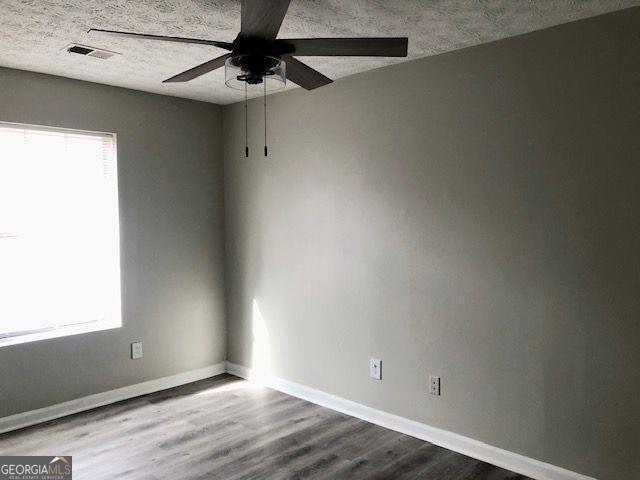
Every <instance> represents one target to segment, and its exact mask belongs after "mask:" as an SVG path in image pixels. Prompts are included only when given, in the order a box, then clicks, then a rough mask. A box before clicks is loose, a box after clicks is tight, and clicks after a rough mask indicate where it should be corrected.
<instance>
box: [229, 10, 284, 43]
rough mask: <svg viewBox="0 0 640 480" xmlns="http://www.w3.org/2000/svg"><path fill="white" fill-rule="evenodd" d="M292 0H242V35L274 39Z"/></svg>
mask: <svg viewBox="0 0 640 480" xmlns="http://www.w3.org/2000/svg"><path fill="white" fill-rule="evenodd" d="M290 1H291V0H242V7H241V8H242V16H241V26H240V36H241V37H244V38H247V37H260V38H263V39H265V40H268V41H272V40H274V39H275V38H276V35H278V30H280V25H282V20H284V16H285V15H286V14H287V9H288V8H289V2H290Z"/></svg>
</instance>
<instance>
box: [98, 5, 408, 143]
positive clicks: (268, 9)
mask: <svg viewBox="0 0 640 480" xmlns="http://www.w3.org/2000/svg"><path fill="white" fill-rule="evenodd" d="M290 1H291V0H242V3H241V27H240V33H239V34H238V36H237V37H236V38H235V40H234V41H233V42H221V41H216V40H203V39H197V38H183V37H167V36H162V35H148V34H144V33H133V32H120V31H115V30H102V29H97V28H92V29H90V30H89V32H88V33H96V34H104V35H114V36H118V37H129V38H138V39H145V40H160V41H165V42H178V43H195V44H200V45H211V46H214V47H218V48H222V49H225V50H229V53H226V54H224V55H222V56H220V57H217V58H214V59H213V60H209V61H208V62H205V63H203V64H202V65H198V66H196V67H193V68H191V69H189V70H187V71H185V72H182V73H179V74H178V75H175V76H173V77H171V78H168V79H166V80H164V82H163V83H171V82H187V81H189V80H193V79H194V78H197V77H199V76H201V75H204V74H205V73H208V72H211V71H213V70H216V69H217V68H220V67H222V66H225V79H226V81H225V83H226V84H227V85H228V86H229V87H232V88H236V89H244V90H245V100H246V88H247V85H258V84H263V88H264V93H265V95H266V92H267V90H268V88H267V81H269V82H270V84H274V85H276V88H278V87H279V88H281V87H283V86H284V84H285V82H286V79H289V80H291V81H292V82H294V83H296V84H297V85H299V86H301V87H303V88H305V89H307V90H313V89H314V88H318V87H321V86H323V85H327V84H329V83H331V82H332V80H331V79H330V78H328V77H326V76H324V75H323V74H322V73H320V72H318V71H317V70H314V69H313V68H311V67H309V66H308V65H306V64H304V63H303V62H301V61H300V60H297V59H296V58H295V56H376V57H406V56H407V44H408V39H407V38H406V37H390V38H379V37H373V38H371V37H369V38H362V37H361V38H295V39H277V38H276V36H277V35H278V31H279V30H280V26H281V25H282V21H283V19H284V16H285V15H286V13H287V9H288V8H289V3H290ZM274 89H275V88H274ZM265 105H266V103H265ZM265 143H266V142H265ZM247 155H248V150H247ZM265 155H266V146H265Z"/></svg>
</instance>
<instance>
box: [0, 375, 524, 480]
mask: <svg viewBox="0 0 640 480" xmlns="http://www.w3.org/2000/svg"><path fill="white" fill-rule="evenodd" d="M0 455H72V456H73V478H74V480H82V479H87V480H114V479H127V480H165V479H167V480H168V479H174V478H175V479H181V480H214V479H224V480H233V479H263V478H264V479H267V478H268V479H294V478H295V479H298V478H300V479H302V478H314V479H318V478H322V479H349V480H355V479H428V480H467V479H468V480H478V479H487V480H506V479H511V480H515V479H518V480H526V477H523V476H522V475H517V474H515V473H512V472H509V471H506V470H503V469H501V468H497V467H494V466H492V465H489V464H487V463H483V462H480V461H478V460H474V459H472V458H469V457H465V456H464V455H460V454H457V453H454V452H452V451H450V450H446V449H444V448H440V447H437V446H435V445H432V444H430V443H427V442H423V441H421V440H417V439H415V438H412V437H409V436H407V435H403V434H401V433H397V432H394V431H392V430H387V429H385V428H382V427H379V426H376V425H373V424H371V423H367V422H365V421H362V420H359V419H356V418H353V417H350V416H348V415H344V414H342V413H338V412H335V411H333V410H329V409H326V408H323V407H320V406H318V405H314V404H313V403H309V402H306V401H304V400H300V399H298V398H295V397H290V396H288V395H285V394H283V393H280V392H276V391H274V390H270V389H266V388H257V387H255V386H252V385H251V384H250V383H248V382H246V381H244V380H240V379H238V378H236V377H233V376H231V375H227V374H225V375H219V376H217V377H213V378H210V379H207V380H202V381H200V382H195V383H191V384H188V385H183V386H181V387H177V388H173V389H170V390H165V391H162V392H157V393H154V394H151V395H146V396H143V397H138V398H134V399H131V400H127V401H123V402H119V403H115V404H113V405H108V406H105V407H101V408H97V409H94V410H90V411H87V412H83V413H79V414H76V415H72V416H68V417H65V418H61V419H57V420H53V421H50V422H47V423H43V424H40V425H36V426H33V427H29V428H26V429H23V430H20V431H16V432H11V433H6V434H4V435H0Z"/></svg>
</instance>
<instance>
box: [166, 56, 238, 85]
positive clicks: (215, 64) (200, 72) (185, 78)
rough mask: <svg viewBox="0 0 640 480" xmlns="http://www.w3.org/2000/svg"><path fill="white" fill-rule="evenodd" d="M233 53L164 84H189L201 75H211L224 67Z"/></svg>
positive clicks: (179, 75) (191, 69) (190, 70)
mask: <svg viewBox="0 0 640 480" xmlns="http://www.w3.org/2000/svg"><path fill="white" fill-rule="evenodd" d="M232 55H233V54H232V53H226V54H225V55H222V56H221V57H218V58H214V59H213V60H209V61H208V62H205V63H203V64H202V65H198V66H197V67H193V68H190V69H189V70H187V71H186V72H182V73H179V74H178V75H175V76H173V77H171V78H167V79H166V80H164V81H163V82H162V83H174V82H188V81H189V80H193V79H194V78H197V77H199V76H200V75H204V74H205V73H209V72H211V71H213V70H215V69H216V68H220V67H222V66H224V62H225V61H226V60H227V58H229V57H231V56H232Z"/></svg>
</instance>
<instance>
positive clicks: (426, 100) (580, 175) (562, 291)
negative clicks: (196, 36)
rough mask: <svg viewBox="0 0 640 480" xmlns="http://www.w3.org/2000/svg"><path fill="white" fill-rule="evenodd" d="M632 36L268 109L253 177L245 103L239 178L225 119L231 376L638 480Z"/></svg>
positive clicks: (594, 39) (635, 58)
mask: <svg viewBox="0 0 640 480" xmlns="http://www.w3.org/2000/svg"><path fill="white" fill-rule="evenodd" d="M639 32H640V10H638V9H635V10H629V11H625V12H620V13H615V14H612V15H607V16H602V17H598V18H594V19H590V20H586V21H582V22H579V23H574V24H569V25H564V26H560V27H557V28H553V29H549V30H544V31H540V32H536V33H533V34H530V35H526V36H521V37H516V38H512V39H507V40H504V41H500V42H497V43H492V44H487V45H483V46H479V47H473V48H470V49H466V50H461V51H457V52H453V53H449V54H444V55H440V56H436V57H431V58H427V59H423V60H419V61H415V62H410V63H406V64H402V65H397V66H393V67H389V68H384V69H381V70H377V71H373V72H369V73H365V74H361V75H356V76H353V77H350V78H348V79H343V80H340V81H338V82H336V83H335V84H333V85H331V86H328V87H326V88H322V89H319V90H316V91H313V92H306V91H302V90H295V91H291V92H286V93H283V94H278V95H274V96H270V97H269V105H270V107H269V108H270V110H269V118H270V132H271V133H270V142H269V148H270V150H269V152H270V156H269V158H268V159H264V158H263V157H262V156H261V155H260V154H261V149H262V143H261V142H262V110H261V109H262V107H261V104H260V103H259V102H257V101H256V102H251V104H250V106H249V115H250V129H251V132H250V146H251V149H252V152H254V154H253V156H252V157H251V158H249V159H245V158H244V117H243V114H244V112H243V106H242V104H235V105H232V106H229V107H225V108H224V132H225V176H226V188H225V195H226V206H227V207H226V208H227V210H226V218H227V236H226V238H227V242H226V248H227V310H228V328H229V343H228V351H229V353H228V356H229V360H230V361H232V362H236V363H240V364H243V365H248V366H251V365H252V364H253V363H254V362H255V361H256V360H259V361H260V362H263V363H264V362H270V363H271V369H272V371H273V372H274V373H275V374H276V375H277V376H280V377H284V378H286V379H289V380H292V381H295V382H299V383H302V384H304V385H308V386H311V387H314V388H318V389H320V390H323V391H326V392H330V393H333V394H336V395H339V396H342V397H346V398H348V399H352V400H355V401H357V402H361V403H364V404H366V405H369V406H372V407H375V408H380V409H382V410H385V411H388V412H392V413H395V414H399V415H402V416H405V417H408V418H411V419H415V420H418V421H421V422H425V423H427V424H429V425H433V426H436V427H441V428H444V429H447V430H451V431H454V432H457V433H460V434H462V435H466V436H469V437H472V438H475V439H479V440H482V441H485V442H488V443H490V444H492V445H496V446H498V447H502V448H505V449H507V450H511V451H515V452H519V453H522V454H524V455H527V456H530V457H533V458H537V459H540V460H542V461H546V462H550V463H552V464H556V465H559V466H563V467H565V468H569V469H572V470H575V471H578V472H581V473H585V474H590V475H594V476H597V477H599V478H603V479H604V478H606V479H637V478H639V477H640V463H639V462H640V460H639V459H640V457H639V456H638V452H639V451H640V402H639V398H640V349H639V348H638V346H639V345H640V329H639V328H638V321H639V320H638V319H639V318H640V295H639V294H638V292H639V291H640V221H639V218H640V164H639V162H638V160H639V157H638V155H639V154H638V152H640V127H639V125H640V93H639V92H640V89H639V88H638V85H640V33H639ZM254 302H255V304H256V305H257V307H258V309H259V312H260V315H257V314H256V312H255V309H254ZM257 317H262V321H263V322H264V326H259V328H258V333H260V332H261V331H262V330H263V329H264V330H266V331H267V333H268V342H267V343H268V345H267V346H260V345H258V346H259V347H260V348H259V349H258V351H259V352H263V353H261V354H260V357H261V358H260V359H254V358H252V357H253V353H252V352H253V351H254V342H255V341H256V338H257V339H258V340H257V341H258V344H259V343H260V338H264V337H265V335H264V334H262V335H260V334H259V335H257V337H256V335H254V332H253V324H254V318H257ZM261 349H262V350H261ZM264 351H269V353H268V354H264ZM370 357H379V358H382V359H383V380H382V382H377V381H375V380H372V379H370V378H369V376H368V361H369V358H370ZM263 358H268V360H264V359H263ZM429 374H436V375H440V376H441V377H442V392H443V394H442V396H441V397H435V396H430V395H428V394H427V376H428V375H429Z"/></svg>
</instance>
